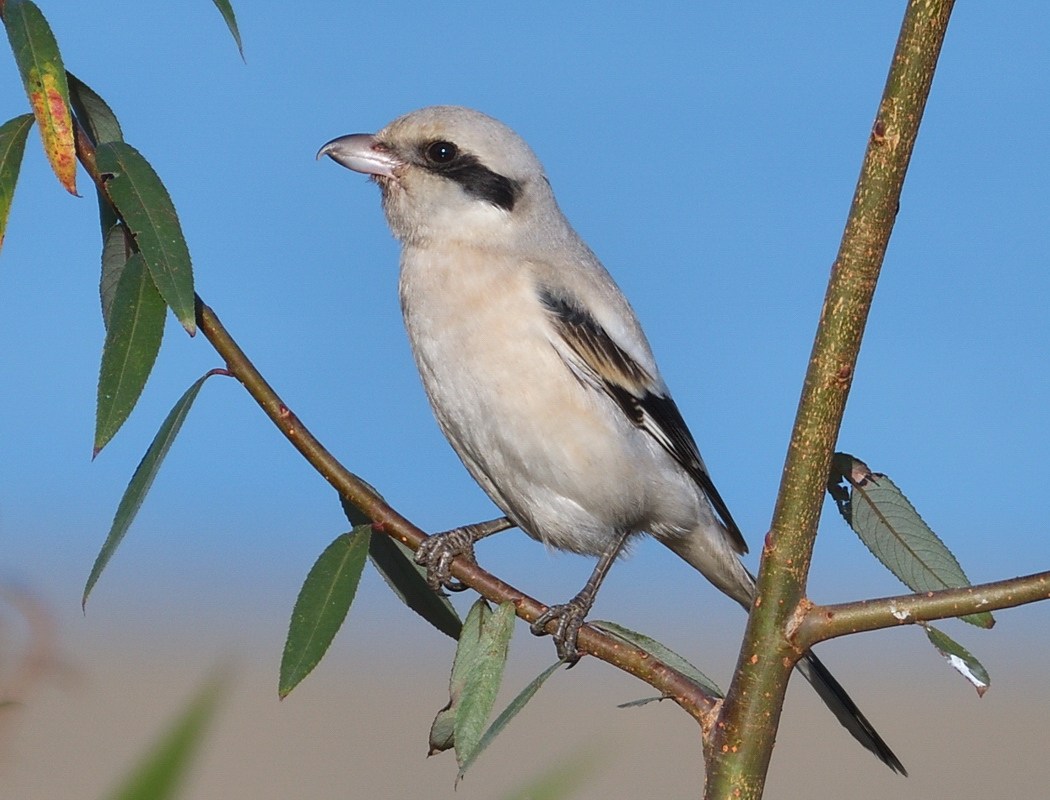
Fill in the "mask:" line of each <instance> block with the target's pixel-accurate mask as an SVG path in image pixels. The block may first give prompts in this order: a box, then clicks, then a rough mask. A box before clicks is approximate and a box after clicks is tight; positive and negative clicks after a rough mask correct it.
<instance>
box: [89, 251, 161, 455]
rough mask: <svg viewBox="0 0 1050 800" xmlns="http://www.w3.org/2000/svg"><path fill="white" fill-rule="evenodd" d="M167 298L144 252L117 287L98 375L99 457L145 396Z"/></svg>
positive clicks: (134, 258) (135, 257)
mask: <svg viewBox="0 0 1050 800" xmlns="http://www.w3.org/2000/svg"><path fill="white" fill-rule="evenodd" d="M165 311H166V307H165V305H164V300H163V299H162V298H161V296H160V292H158V291H157V287H156V286H154V285H153V278H152V277H151V276H150V274H149V270H147V269H146V264H145V262H144V261H143V260H142V255H141V254H140V253H135V254H134V255H133V256H132V257H131V258H129V259H128V261H127V263H126V264H125V265H124V269H123V271H122V273H121V276H120V281H119V282H118V283H117V288H116V292H115V293H114V296H113V307H112V310H111V313H110V324H109V329H108V331H107V332H106V344H105V346H104V347H103V348H102V366H101V368H100V369H99V375H98V408H97V411H96V414H95V455H98V454H99V451H101V450H102V448H103V447H105V446H106V444H107V443H108V442H109V440H110V439H112V438H113V436H114V435H115V434H116V432H117V431H118V430H120V426H121V425H123V424H124V422H125V421H126V420H127V418H128V416H129V415H130V414H131V411H132V409H133V408H135V404H136V403H137V402H138V400H139V397H140V396H141V394H142V389H143V388H144V387H145V385H146V380H147V379H148V378H149V374H150V372H151V371H152V369H153V364H154V362H156V360H157V353H159V352H160V342H161V338H162V337H163V336H164V314H165Z"/></svg>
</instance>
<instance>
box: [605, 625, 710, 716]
mask: <svg viewBox="0 0 1050 800" xmlns="http://www.w3.org/2000/svg"><path fill="white" fill-rule="evenodd" d="M587 624H588V625H590V626H591V627H592V628H597V629H598V630H600V631H601V632H602V633H604V634H605V635H606V636H611V637H612V638H613V639H617V640H619V641H621V642H625V643H626V644H629V645H631V646H632V647H637V648H638V649H639V650H644V651H645V652H647V653H648V654H649V655H651V656H652V657H653V658H655V659H656V660H657V661H660V662H662V663H664V664H666V665H667V666H669V667H670V668H671V669H673V670H674V671H675V672H677V673H679V674H681V675H682V676H683V677H686V678H688V679H689V680H691V681H692V682H693V683H695V684H696V685H697V686H699V687H700V688H701V689H703V691H704V692H705V693H706V694H709V695H711V696H713V697H725V694H724V693H723V692H722V690H721V689H719V688H718V684H716V683H715V682H714V681H713V680H711V679H710V678H708V677H707V676H706V675H704V673H702V672H701V671H700V670H698V669H697V668H696V667H694V666H693V665H692V664H690V663H689V662H688V661H686V660H685V659H684V658H682V657H681V656H680V655H678V653H676V652H674V650H672V649H671V648H669V647H666V646H664V645H662V644H660V643H659V642H658V641H656V640H655V639H650V638H649V637H648V636H646V635H645V634H643V633H638V632H637V631H632V630H631V629H630V628H625V627H623V626H622V625H617V624H616V623H615V622H605V621H604V620H597V621H595V620H591V621H589V622H588V623H587Z"/></svg>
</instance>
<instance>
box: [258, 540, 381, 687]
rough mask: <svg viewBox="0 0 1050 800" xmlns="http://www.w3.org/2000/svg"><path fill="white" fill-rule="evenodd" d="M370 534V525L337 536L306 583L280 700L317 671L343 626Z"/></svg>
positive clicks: (295, 611) (288, 647)
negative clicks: (314, 670) (315, 668)
mask: <svg viewBox="0 0 1050 800" xmlns="http://www.w3.org/2000/svg"><path fill="white" fill-rule="evenodd" d="M371 533H372V526H371V525H361V526H360V527H357V528H354V530H353V531H352V532H351V533H344V534H343V535H342V536H339V537H338V538H336V540H335V541H334V542H332V543H331V544H330V545H328V547H327V548H325V551H324V552H323V553H321V555H320V557H319V558H318V559H317V561H316V562H315V563H314V565H313V567H311V569H310V572H309V574H308V575H307V576H306V580H305V581H303V588H302V589H300V590H299V597H298V598H297V599H296V601H295V608H293V609H292V620H291V622H290V623H289V625H288V639H287V640H286V641H285V645H284V655H283V656H282V657H281V675H280V680H279V681H278V686H277V693H278V695H279V696H280V698H281V699H282V700H283V699H284V698H285V697H287V696H288V693H289V692H291V691H292V689H294V688H295V687H296V686H298V685H299V683H300V682H301V681H302V679H303V678H305V677H306V676H307V675H309V674H310V673H311V672H313V669H314V667H316V666H317V665H318V664H319V663H320V661H321V659H322V658H323V657H324V654H325V653H326V652H328V647H329V646H330V645H331V644H332V640H333V639H335V635H336V634H337V633H338V632H339V629H340V628H341V627H342V625H343V621H344V620H345V619H346V614H347V612H348V611H349V610H350V604H351V603H353V602H354V595H356V594H357V585H358V584H359V583H360V582H361V572H362V571H363V570H364V568H365V558H366V556H367V555H368V540H369V538H370V537H371Z"/></svg>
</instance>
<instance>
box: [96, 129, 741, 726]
mask: <svg viewBox="0 0 1050 800" xmlns="http://www.w3.org/2000/svg"><path fill="white" fill-rule="evenodd" d="M76 133H77V135H76V144H77V157H78V159H79V160H80V162H81V164H83V166H84V168H85V169H86V170H87V172H88V174H89V175H90V176H91V179H92V180H93V181H94V183H95V186H96V187H98V190H99V192H100V193H101V196H102V197H104V198H105V199H106V201H107V202H108V203H109V205H110V207H111V208H112V209H113V212H114V213H115V214H116V215H117V216H118V217H119V218H121V219H123V217H122V216H121V214H120V210H119V209H118V208H117V207H116V205H115V204H114V203H113V201H112V199H111V198H110V196H109V193H108V191H107V190H106V186H105V183H104V181H103V180H102V176H101V175H100V174H99V171H98V168H97V166H96V164H95V146H94V144H93V142H92V141H91V137H90V136H89V135H88V134H87V132H86V130H85V129H84V127H83V126H82V125H81V124H80V122H79V120H77V131H76ZM196 317H197V326H198V328H199V329H200V330H201V332H202V333H204V336H205V338H206V339H207V340H208V342H209V343H211V345H212V346H213V347H214V348H215V350H216V351H217V352H218V353H219V355H220V356H221V357H222V358H223V359H224V361H225V362H226V366H227V368H228V370H229V373H230V374H231V375H232V376H233V377H235V378H237V380H239V381H240V382H241V384H242V385H243V386H244V387H245V389H247V390H248V393H249V394H250V395H251V396H252V398H253V399H254V400H255V401H256V402H257V403H258V404H259V407H260V408H262V410H263V411H264V412H265V413H266V415H267V416H268V417H270V419H271V420H272V421H273V422H274V424H275V425H276V426H277V428H278V429H279V430H280V431H281V433H283V434H284V436H285V437H286V438H287V439H288V440H289V441H290V442H291V443H292V445H293V446H294V447H295V448H296V449H297V450H298V451H299V452H300V453H301V454H302V456H303V457H304V458H305V459H306V460H307V461H308V462H309V463H310V465H311V466H313V467H314V469H316V470H317V471H318V472H319V473H320V474H321V476H322V477H323V478H324V479H325V480H327V481H328V482H329V483H330V484H331V485H332V486H333V487H334V488H335V489H336V491H338V492H339V494H340V495H342V496H343V497H345V498H346V499H347V500H349V501H350V502H351V503H353V504H354V505H355V506H356V507H357V508H358V509H360V510H361V512H362V513H364V514H365V515H366V516H368V518H369V519H371V520H372V521H373V528H374V529H375V530H377V531H381V532H383V533H386V534H388V535H390V536H392V537H394V538H396V539H398V540H399V541H401V542H403V543H404V544H405V545H406V546H408V547H409V548H411V549H412V550H417V549H418V548H419V544H420V543H421V542H422V541H423V540H424V539H426V538H427V534H426V533H425V532H424V531H423V530H421V529H420V528H418V527H416V526H415V525H413V524H412V523H411V522H410V521H409V520H407V519H405V518H404V517H402V516H401V515H400V514H398V513H397V511H395V510H394V509H392V508H391V507H390V506H388V505H387V504H386V503H385V502H384V501H383V500H382V499H381V498H380V497H379V496H378V495H377V494H376V493H375V492H374V491H373V490H372V488H371V487H370V486H369V485H368V484H367V483H366V482H365V481H363V480H361V479H360V478H358V477H357V476H356V475H354V474H353V473H352V472H350V471H349V470H347V469H346V468H345V467H344V466H343V465H342V464H340V463H339V461H338V460H337V459H336V458H335V457H334V456H333V455H332V454H331V453H329V452H328V450H326V449H325V447H324V445H322V444H321V443H320V442H319V441H318V440H317V438H316V437H314V435H313V434H312V433H310V431H309V430H308V429H307V428H306V426H305V425H303V423H302V422H301V421H300V420H299V418H298V417H297V416H296V415H295V414H294V413H293V412H292V410H291V409H289V408H288V406H287V405H285V404H284V402H283V401H282V400H281V398H280V397H279V396H278V395H277V393H276V392H275V391H274V390H273V388H272V387H271V386H270V385H269V384H268V383H267V382H266V379H265V378H263V376H262V375H261V374H260V373H259V371H258V370H257V369H256V368H255V366H254V365H253V364H252V362H251V361H250V360H249V359H248V357H247V356H246V355H245V353H244V351H243V350H241V348H240V346H239V345H238V344H237V342H236V341H234V339H233V337H232V336H230V334H229V332H228V331H227V330H226V329H225V328H224V327H223V325H222V323H221V322H220V321H219V318H218V317H217V316H216V314H215V312H214V311H212V309H211V308H209V307H208V306H207V305H206V304H205V303H204V302H203V301H202V300H201V299H200V297H199V296H196ZM451 572H452V575H453V576H454V577H456V578H458V579H459V580H460V581H462V582H463V583H464V584H466V585H467V586H469V587H470V588H472V589H474V590H475V591H476V592H478V593H479V594H480V595H482V596H483V597H485V598H486V599H487V600H490V601H492V602H494V603H502V602H506V601H510V602H512V603H514V605H515V607H516V609H517V611H516V613H517V616H518V617H520V618H521V619H523V620H525V621H526V622H530V623H531V622H534V621H535V620H537V619H538V618H539V617H540V615H542V614H543V613H544V612H545V611H547V607H546V606H545V605H543V604H542V603H540V602H539V601H537V600H534V599H533V598H531V597H529V596H528V595H526V594H525V593H523V592H520V591H518V590H517V589H515V588H514V587H513V586H510V585H509V584H507V583H504V582H503V581H501V580H500V579H499V578H497V577H495V576H494V575H491V574H490V573H488V572H486V571H485V570H483V569H481V567H479V566H478V565H477V564H474V563H471V562H469V561H467V560H465V559H463V558H456V559H454V560H453V562H452V569H451ZM555 626H556V622H551V623H550V625H549V626H548V627H549V631H548V632H553V630H554V628H555ZM577 645H578V648H579V650H580V651H581V653H584V654H589V655H592V656H594V657H595V658H598V659H600V660H602V661H605V662H607V663H609V664H612V665H613V666H615V667H617V668H619V669H621V670H623V671H624V672H627V673H629V674H631V675H634V676H635V677H637V678H639V679H641V680H642V681H645V682H646V683H648V684H649V685H650V686H652V687H653V688H654V689H656V690H657V691H659V692H660V693H661V694H662V695H664V696H665V697H667V698H669V699H671V700H673V701H674V702H676V703H677V704H678V705H679V706H681V707H682V708H683V709H685V710H686V711H687V712H688V713H689V714H690V715H691V716H692V717H693V718H694V719H696V720H697V721H698V722H700V724H701V726H702V727H703V729H704V730H705V731H707V730H708V729H709V728H710V725H711V724H712V723H713V719H714V714H715V711H717V709H718V707H719V705H720V704H721V700H720V699H719V698H716V697H713V696H710V695H708V694H706V693H705V692H704V691H703V690H702V689H701V688H700V687H699V686H697V685H696V684H695V683H693V682H692V681H690V680H689V679H688V678H686V677H685V676H683V675H682V674H681V673H679V672H677V671H675V670H674V669H672V668H671V667H669V666H667V665H666V664H664V663H663V662H661V661H659V660H658V659H656V658H655V657H653V656H652V655H650V654H649V653H647V652H645V651H644V650H640V649H638V648H635V647H630V646H628V645H625V644H623V643H621V642H618V641H616V640H615V639H612V638H610V637H608V636H606V635H605V634H603V633H600V632H598V631H596V630H594V629H593V628H591V627H589V626H584V627H583V628H581V629H580V633H579V638H578V640H577Z"/></svg>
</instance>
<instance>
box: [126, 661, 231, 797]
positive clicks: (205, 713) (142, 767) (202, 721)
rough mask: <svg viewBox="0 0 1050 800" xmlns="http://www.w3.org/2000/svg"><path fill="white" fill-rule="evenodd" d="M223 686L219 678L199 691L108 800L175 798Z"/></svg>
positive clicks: (213, 712)
mask: <svg viewBox="0 0 1050 800" xmlns="http://www.w3.org/2000/svg"><path fill="white" fill-rule="evenodd" d="M225 683H226V681H225V678H224V677H223V676H219V677H216V678H213V679H212V680H210V681H208V682H207V683H206V684H205V685H204V686H203V687H202V688H201V689H200V691H199V692H198V693H197V696H196V697H195V698H194V699H193V700H192V702H191V703H190V704H189V705H188V706H187V707H186V709H185V710H184V711H183V712H182V714H180V715H179V717H178V719H176V720H175V722H174V723H173V724H172V725H171V727H170V728H168V730H167V731H166V732H165V733H164V735H163V737H162V738H161V740H160V741H159V742H157V744H156V745H155V746H154V747H153V749H152V750H150V751H149V752H148V753H147V754H146V755H145V757H144V758H143V759H142V761H141V762H140V763H139V765H138V767H137V768H136V769H135V770H134V772H132V773H131V774H130V775H129V776H128V777H127V778H126V779H125V780H124V782H123V784H122V785H121V786H120V787H119V788H118V789H117V790H116V791H115V792H113V794H111V795H110V796H109V797H110V800H167V798H171V797H174V796H175V794H176V792H177V791H178V789H179V786H180V784H181V783H182V781H183V779H184V778H185V776H186V774H187V772H188V771H189V767H190V765H191V764H192V763H193V758H194V756H195V755H196V754H197V751H198V750H199V749H200V745H201V743H202V742H203V740H204V734H205V732H206V730H207V728H208V725H209V724H210V723H211V720H212V718H213V717H214V716H215V710H216V708H217V707H218V704H219V699H220V697H221V695H222V692H223V690H224V689H225Z"/></svg>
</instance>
